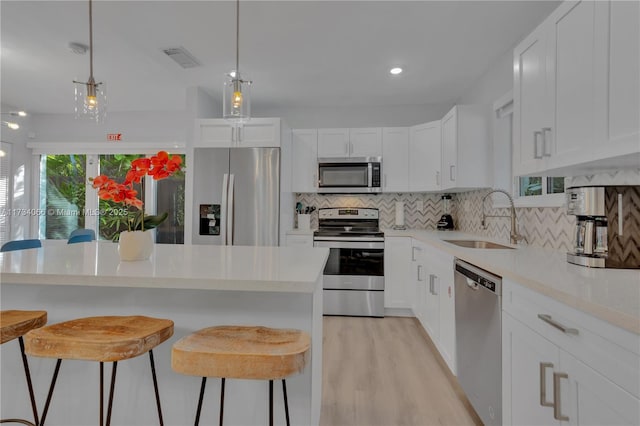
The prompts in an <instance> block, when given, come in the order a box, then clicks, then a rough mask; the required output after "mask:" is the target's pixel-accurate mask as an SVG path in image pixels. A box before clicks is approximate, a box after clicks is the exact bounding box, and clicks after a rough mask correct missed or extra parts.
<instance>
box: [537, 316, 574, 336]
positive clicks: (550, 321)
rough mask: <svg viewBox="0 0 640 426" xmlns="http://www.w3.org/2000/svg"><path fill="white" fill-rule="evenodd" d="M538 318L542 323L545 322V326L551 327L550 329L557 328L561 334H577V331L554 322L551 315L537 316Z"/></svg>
mask: <svg viewBox="0 0 640 426" xmlns="http://www.w3.org/2000/svg"><path fill="white" fill-rule="evenodd" d="M538 318H540V319H541V320H542V321H544V322H546V323H547V324H549V325H551V326H552V327H555V328H557V329H558V330H560V331H562V332H563V333H566V334H576V335H577V334H578V329H576V328H569V327H565V326H564V325H562V324H560V323H559V322H557V321H556V320H554V319H553V318H551V315H547V314H538Z"/></svg>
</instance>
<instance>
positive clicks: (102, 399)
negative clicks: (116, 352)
mask: <svg viewBox="0 0 640 426" xmlns="http://www.w3.org/2000/svg"><path fill="white" fill-rule="evenodd" d="M103 425H104V362H100V426H103Z"/></svg>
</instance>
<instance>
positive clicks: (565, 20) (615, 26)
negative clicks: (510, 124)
mask: <svg viewBox="0 0 640 426" xmlns="http://www.w3.org/2000/svg"><path fill="white" fill-rule="evenodd" d="M639 75H640V4H639V3H638V2H624V1H601V2H597V1H565V2H563V3H562V4H561V5H560V6H559V7H558V8H557V9H556V10H555V11H554V12H553V13H552V14H551V15H550V16H549V17H548V18H547V19H546V20H545V21H544V22H543V23H542V24H541V25H540V26H539V27H538V28H537V29H536V30H535V31H534V32H533V33H532V34H531V35H529V36H528V37H527V38H525V40H524V41H523V42H522V43H520V44H519V45H518V46H517V47H516V49H515V51H514V140H513V171H514V175H516V176H517V175H527V174H529V175H531V174H542V173H544V174H551V173H554V174H565V175H572V174H581V173H584V172H590V173H593V171H594V170H598V169H603V170H604V169H608V168H611V167H616V168H621V167H636V168H637V165H638V161H640V96H638V95H637V94H638V93H640V78H639V77H638V76H639Z"/></svg>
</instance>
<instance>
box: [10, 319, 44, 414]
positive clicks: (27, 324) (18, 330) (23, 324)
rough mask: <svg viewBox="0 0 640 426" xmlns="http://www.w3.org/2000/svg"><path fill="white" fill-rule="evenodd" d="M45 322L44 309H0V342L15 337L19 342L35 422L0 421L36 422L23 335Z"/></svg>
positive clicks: (35, 410) (36, 412) (34, 400)
mask: <svg viewBox="0 0 640 426" xmlns="http://www.w3.org/2000/svg"><path fill="white" fill-rule="evenodd" d="M46 323H47V312H46V311H0V344H4V343H5V342H9V341H11V340H13V339H15V338H16V337H17V338H18V343H19V344H20V355H22V365H23V366H24V374H25V376H26V378H27V387H28V388H29V398H30V399H31V409H32V410H33V418H34V420H35V423H31V422H29V421H27V420H21V419H5V420H0V423H22V424H26V425H37V424H38V410H37V408H36V399H35V397H34V395H33V385H32V384H31V373H30V372H29V363H28V362H27V356H26V355H25V354H24V340H23V338H22V336H24V335H25V334H26V333H27V332H28V331H31V330H33V329H34V328H39V327H42V326H43V325H45V324H46Z"/></svg>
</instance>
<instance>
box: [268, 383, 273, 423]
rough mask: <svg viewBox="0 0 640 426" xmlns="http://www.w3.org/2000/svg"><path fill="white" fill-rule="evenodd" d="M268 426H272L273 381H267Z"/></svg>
mask: <svg viewBox="0 0 640 426" xmlns="http://www.w3.org/2000/svg"><path fill="white" fill-rule="evenodd" d="M269 426H273V380H269Z"/></svg>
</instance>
